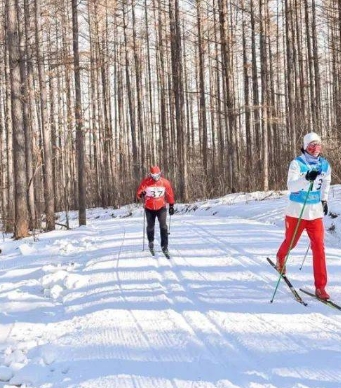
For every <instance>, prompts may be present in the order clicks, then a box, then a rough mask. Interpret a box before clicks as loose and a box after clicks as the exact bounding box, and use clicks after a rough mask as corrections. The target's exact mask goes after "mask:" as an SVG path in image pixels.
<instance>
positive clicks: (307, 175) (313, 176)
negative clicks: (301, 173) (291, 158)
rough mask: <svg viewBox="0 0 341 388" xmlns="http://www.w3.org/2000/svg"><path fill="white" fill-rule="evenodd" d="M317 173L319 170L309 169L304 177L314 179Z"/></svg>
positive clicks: (309, 179) (308, 179)
mask: <svg viewBox="0 0 341 388" xmlns="http://www.w3.org/2000/svg"><path fill="white" fill-rule="evenodd" d="M318 174H319V172H318V171H317V170H311V171H308V172H307V173H306V174H305V179H306V180H307V181H310V182H312V181H314V180H315V179H316V177H317V175H318Z"/></svg>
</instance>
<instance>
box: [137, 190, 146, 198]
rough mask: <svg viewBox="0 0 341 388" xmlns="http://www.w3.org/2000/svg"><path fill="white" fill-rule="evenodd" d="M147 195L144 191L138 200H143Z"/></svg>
mask: <svg viewBox="0 0 341 388" xmlns="http://www.w3.org/2000/svg"><path fill="white" fill-rule="evenodd" d="M145 195H146V192H145V191H142V193H141V194H140V195H139V196H138V199H143V198H144V197H145Z"/></svg>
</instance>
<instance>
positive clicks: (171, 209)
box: [168, 205, 174, 216]
mask: <svg viewBox="0 0 341 388" xmlns="http://www.w3.org/2000/svg"><path fill="white" fill-rule="evenodd" d="M168 213H169V215H170V216H172V215H173V214H174V205H169V209H168Z"/></svg>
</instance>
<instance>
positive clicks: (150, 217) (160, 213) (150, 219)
mask: <svg viewBox="0 0 341 388" xmlns="http://www.w3.org/2000/svg"><path fill="white" fill-rule="evenodd" d="M145 211H146V218H147V237H148V241H149V242H152V241H154V229H155V218H156V217H157V219H158V220H159V224H160V237H161V247H162V248H168V228H167V224H166V220H167V208H165V207H163V208H161V209H159V210H149V209H145Z"/></svg>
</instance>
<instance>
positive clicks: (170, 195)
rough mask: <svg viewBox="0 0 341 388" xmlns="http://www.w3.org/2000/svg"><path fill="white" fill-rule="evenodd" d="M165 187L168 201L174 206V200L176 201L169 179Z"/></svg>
mask: <svg viewBox="0 0 341 388" xmlns="http://www.w3.org/2000/svg"><path fill="white" fill-rule="evenodd" d="M165 188H166V202H168V203H169V204H170V205H172V206H174V202H175V201H174V193H173V188H172V185H171V184H170V182H169V181H166V184H165Z"/></svg>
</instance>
